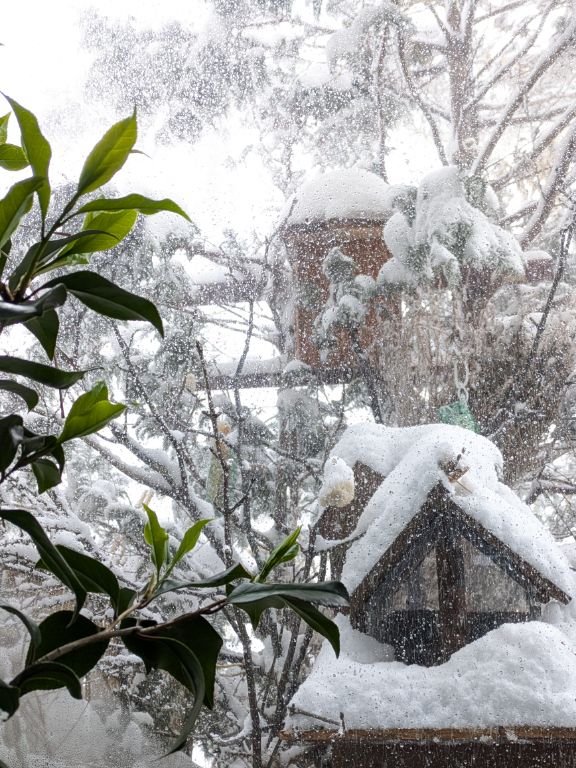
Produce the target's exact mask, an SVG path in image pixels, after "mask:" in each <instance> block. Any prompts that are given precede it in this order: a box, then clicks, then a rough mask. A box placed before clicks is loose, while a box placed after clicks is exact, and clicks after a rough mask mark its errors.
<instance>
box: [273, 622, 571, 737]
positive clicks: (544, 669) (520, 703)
mask: <svg viewBox="0 0 576 768" xmlns="http://www.w3.org/2000/svg"><path fill="white" fill-rule="evenodd" d="M336 622H337V624H338V626H339V628H340V631H341V654H340V657H339V659H338V662H337V663H336V662H335V660H334V653H333V651H332V649H331V647H330V646H329V644H328V643H325V644H324V646H323V648H322V650H321V652H320V655H319V657H318V659H317V661H316V663H315V665H314V669H313V670H312V672H311V674H310V675H309V677H308V678H307V679H306V680H305V681H304V683H303V684H302V686H301V687H300V688H299V690H298V691H297V693H296V694H295V696H294V698H293V700H292V702H291V703H292V704H293V705H294V707H295V709H296V713H295V714H294V715H292V716H290V718H289V719H288V721H287V723H286V727H287V728H289V729H294V728H302V729H310V728H318V727H324V728H325V727H326V726H325V725H324V726H323V725H322V724H321V723H320V722H319V721H318V720H315V719H314V718H313V717H308V716H304V715H300V714H297V711H298V710H302V711H305V712H316V713H318V714H319V715H321V716H322V717H326V718H328V719H330V720H334V721H335V722H338V721H339V720H340V712H342V713H343V714H344V721H345V723H346V727H347V728H464V727H468V726H477V727H491V726H499V725H506V726H514V725H540V726H549V725H554V726H565V727H574V726H576V697H575V695H574V691H576V654H575V653H574V649H573V646H572V644H571V642H570V640H569V637H568V636H567V635H566V634H565V633H564V632H563V631H562V629H560V628H559V627H557V626H551V625H549V624H545V623H543V622H540V621H530V622H526V623H524V624H503V625H502V626H501V627H499V628H498V629H495V630H493V631H492V632H489V633H488V634H487V635H485V636H484V637H482V638H480V639H479V640H476V641H475V642H473V643H470V644H469V645H467V646H466V647H464V648H462V649H461V650H460V651H458V652H457V653H455V654H454V655H453V656H452V657H451V658H450V659H449V660H448V661H447V662H446V663H445V664H442V665H440V666H436V667H421V666H418V665H416V664H412V665H406V664H402V663H401V662H396V661H390V660H389V658H390V650H389V648H388V647H386V646H383V645H382V644H380V643H378V642H377V641H375V640H372V639H371V638H367V637H364V636H362V634H361V633H359V632H357V631H354V630H353V629H351V627H350V624H349V622H348V619H347V618H345V617H344V616H339V617H338V618H337V619H336Z"/></svg>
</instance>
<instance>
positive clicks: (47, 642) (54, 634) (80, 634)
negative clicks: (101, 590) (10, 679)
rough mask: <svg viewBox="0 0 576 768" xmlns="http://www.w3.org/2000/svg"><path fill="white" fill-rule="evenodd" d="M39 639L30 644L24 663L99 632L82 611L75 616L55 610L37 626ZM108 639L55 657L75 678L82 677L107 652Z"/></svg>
mask: <svg viewBox="0 0 576 768" xmlns="http://www.w3.org/2000/svg"><path fill="white" fill-rule="evenodd" d="M38 629H39V630H40V642H39V643H38V644H37V646H36V647H33V646H32V645H30V646H29V647H28V653H27V655H26V666H28V665H30V664H33V663H35V662H36V660H37V659H41V658H42V656H45V655H46V654H47V653H51V652H52V651H55V650H56V649H57V648H61V647H62V646H64V645H67V644H68V643H72V642H74V641H75V640H82V639H84V638H85V637H93V636H96V635H98V633H99V632H100V627H98V626H97V625H96V624H94V622H93V621H90V619H88V618H86V616H83V615H82V614H79V615H77V616H74V614H73V613H72V611H56V612H55V613H51V614H50V615H49V616H47V617H46V618H45V619H44V621H42V622H40V624H39V625H38ZM108 643H109V640H95V641H94V642H93V643H90V644H88V645H84V646H82V647H81V648H78V649H77V650H74V651H69V652H68V653H66V654H63V655H62V656H59V657H58V662H59V663H60V664H64V665H65V666H66V667H68V668H69V669H71V670H72V671H73V672H74V673H75V674H76V675H78V677H84V675H86V674H88V672H90V670H92V669H94V667H95V666H96V664H97V663H98V662H99V661H100V659H101V658H102V656H103V655H104V654H105V653H106V649H107V648H108Z"/></svg>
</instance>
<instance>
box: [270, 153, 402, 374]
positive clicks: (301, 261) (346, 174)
mask: <svg viewBox="0 0 576 768" xmlns="http://www.w3.org/2000/svg"><path fill="white" fill-rule="evenodd" d="M387 190H388V185H387V184H385V182H384V181H382V179H381V178H380V177H379V176H376V175H375V174H373V173H370V172H369V171H364V170H361V169H357V168H352V169H347V170H339V171H332V172H329V173H324V174H322V175H321V176H319V177H317V178H316V179H314V180H313V181H312V182H310V183H308V184H305V185H304V186H303V187H302V188H301V189H299V190H298V191H297V192H296V194H295V196H294V198H293V200H292V201H291V202H290V204H289V206H288V211H287V215H286V217H285V220H284V223H283V225H282V228H281V231H280V234H281V237H282V240H283V242H284V245H285V246H286V251H287V255H288V259H289V262H290V265H291V267H292V272H293V279H294V307H293V312H292V318H291V331H292V333H293V337H294V357H295V358H296V359H297V360H300V361H302V362H303V363H306V364H307V365H309V366H311V367H312V368H315V369H318V368H325V369H328V368H329V369H331V370H332V372H333V373H334V372H335V371H338V370H341V369H344V368H350V367H351V366H352V367H354V365H355V364H356V360H355V356H354V354H353V351H352V348H351V345H350V341H349V339H348V338H347V337H346V334H345V333H344V332H342V333H340V334H339V337H338V339H337V343H336V345H335V347H334V348H333V349H332V350H331V351H330V352H329V353H328V354H327V355H322V354H321V350H320V349H319V348H318V345H317V344H316V342H315V333H314V321H315V319H316V317H317V316H318V314H319V312H320V310H321V308H322V307H323V305H324V303H325V301H326V299H327V298H328V280H327V278H326V276H325V274H324V272H323V263H324V259H325V258H326V256H327V255H328V253H329V252H330V250H331V249H332V248H335V247H338V248H340V250H341V251H342V252H343V253H344V254H345V255H346V256H349V257H351V258H353V259H354V260H355V262H356V264H357V266H358V272H359V273H361V274H363V275H368V276H370V277H373V278H376V277H377V276H378V272H379V270H380V268H381V266H382V264H384V262H385V261H386V260H387V259H388V258H389V253H388V250H387V249H386V246H385V245H384V241H383V239H382V228H383V225H384V224H385V223H386V221H387V219H388V217H389V216H390V210H389V209H388V206H387V202H386V193H387ZM375 332H376V323H375V311H374V309H372V310H371V313H370V316H369V317H367V318H366V322H365V323H364V327H363V329H362V331H361V339H360V341H361V344H362V347H363V348H364V349H368V348H369V347H370V344H371V343H372V341H373V336H374V334H375Z"/></svg>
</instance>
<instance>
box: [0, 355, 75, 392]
mask: <svg viewBox="0 0 576 768" xmlns="http://www.w3.org/2000/svg"><path fill="white" fill-rule="evenodd" d="M0 371H3V372H4V373H14V374H17V375H18V376H26V378H28V379H33V380H34V381H37V382H38V383H39V384H46V386H48V387H54V388H55V389H68V387H71V386H72V385H73V384H76V383H77V382H78V381H80V379H81V378H82V377H83V376H84V374H85V373H86V371H63V370H61V369H60V368H53V367H52V366H50V365H42V364H41V363H33V362H31V361H30V360H23V359H22V358H21V357H10V356H9V355H0Z"/></svg>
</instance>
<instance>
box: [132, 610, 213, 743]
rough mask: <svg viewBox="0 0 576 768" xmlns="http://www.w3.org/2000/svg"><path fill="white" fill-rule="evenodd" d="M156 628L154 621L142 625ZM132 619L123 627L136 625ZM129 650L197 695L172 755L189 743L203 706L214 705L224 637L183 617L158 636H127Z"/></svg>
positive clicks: (202, 621)
mask: <svg viewBox="0 0 576 768" xmlns="http://www.w3.org/2000/svg"><path fill="white" fill-rule="evenodd" d="M142 624H143V625H144V624H147V625H148V626H152V624H153V623H152V622H142ZM134 625H135V620H134V619H128V620H127V621H125V622H123V623H122V626H123V627H124V626H134ZM123 640H124V643H125V645H126V647H127V648H128V650H130V651H132V653H135V654H136V655H137V656H140V658H141V659H142V660H143V661H144V664H145V666H146V670H147V671H150V669H162V670H164V671H165V672H168V674H170V675H172V677H174V678H175V679H176V680H178V681H179V682H180V683H181V684H182V685H183V686H184V687H185V688H187V689H188V690H189V691H191V692H192V693H193V695H194V705H193V707H192V709H191V710H190V712H189V713H188V715H187V717H186V721H185V724H184V727H183V729H182V732H181V734H180V736H179V737H178V738H177V740H176V742H175V743H174V744H173V745H172V746H171V749H170V752H169V754H171V753H173V752H176V751H178V750H179V749H181V748H182V747H183V746H184V744H185V743H186V740H187V737H188V735H189V733H190V731H191V730H192V728H193V726H194V723H195V721H196V719H197V717H198V714H199V712H200V709H201V708H202V704H205V705H206V706H208V707H211V706H212V704H213V690H214V679H215V674H216V662H217V659H218V655H219V653H220V648H221V647H222V638H221V637H220V635H219V634H218V633H217V632H216V630H214V629H213V627H212V626H211V625H210V624H209V623H208V622H207V621H206V620H205V619H204V618H202V617H201V616H196V617H183V618H182V619H180V620H177V621H175V622H171V624H170V626H169V627H162V626H160V627H158V631H157V633H156V632H154V633H153V634H146V635H143V634H141V633H136V634H134V635H130V636H128V637H123Z"/></svg>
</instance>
